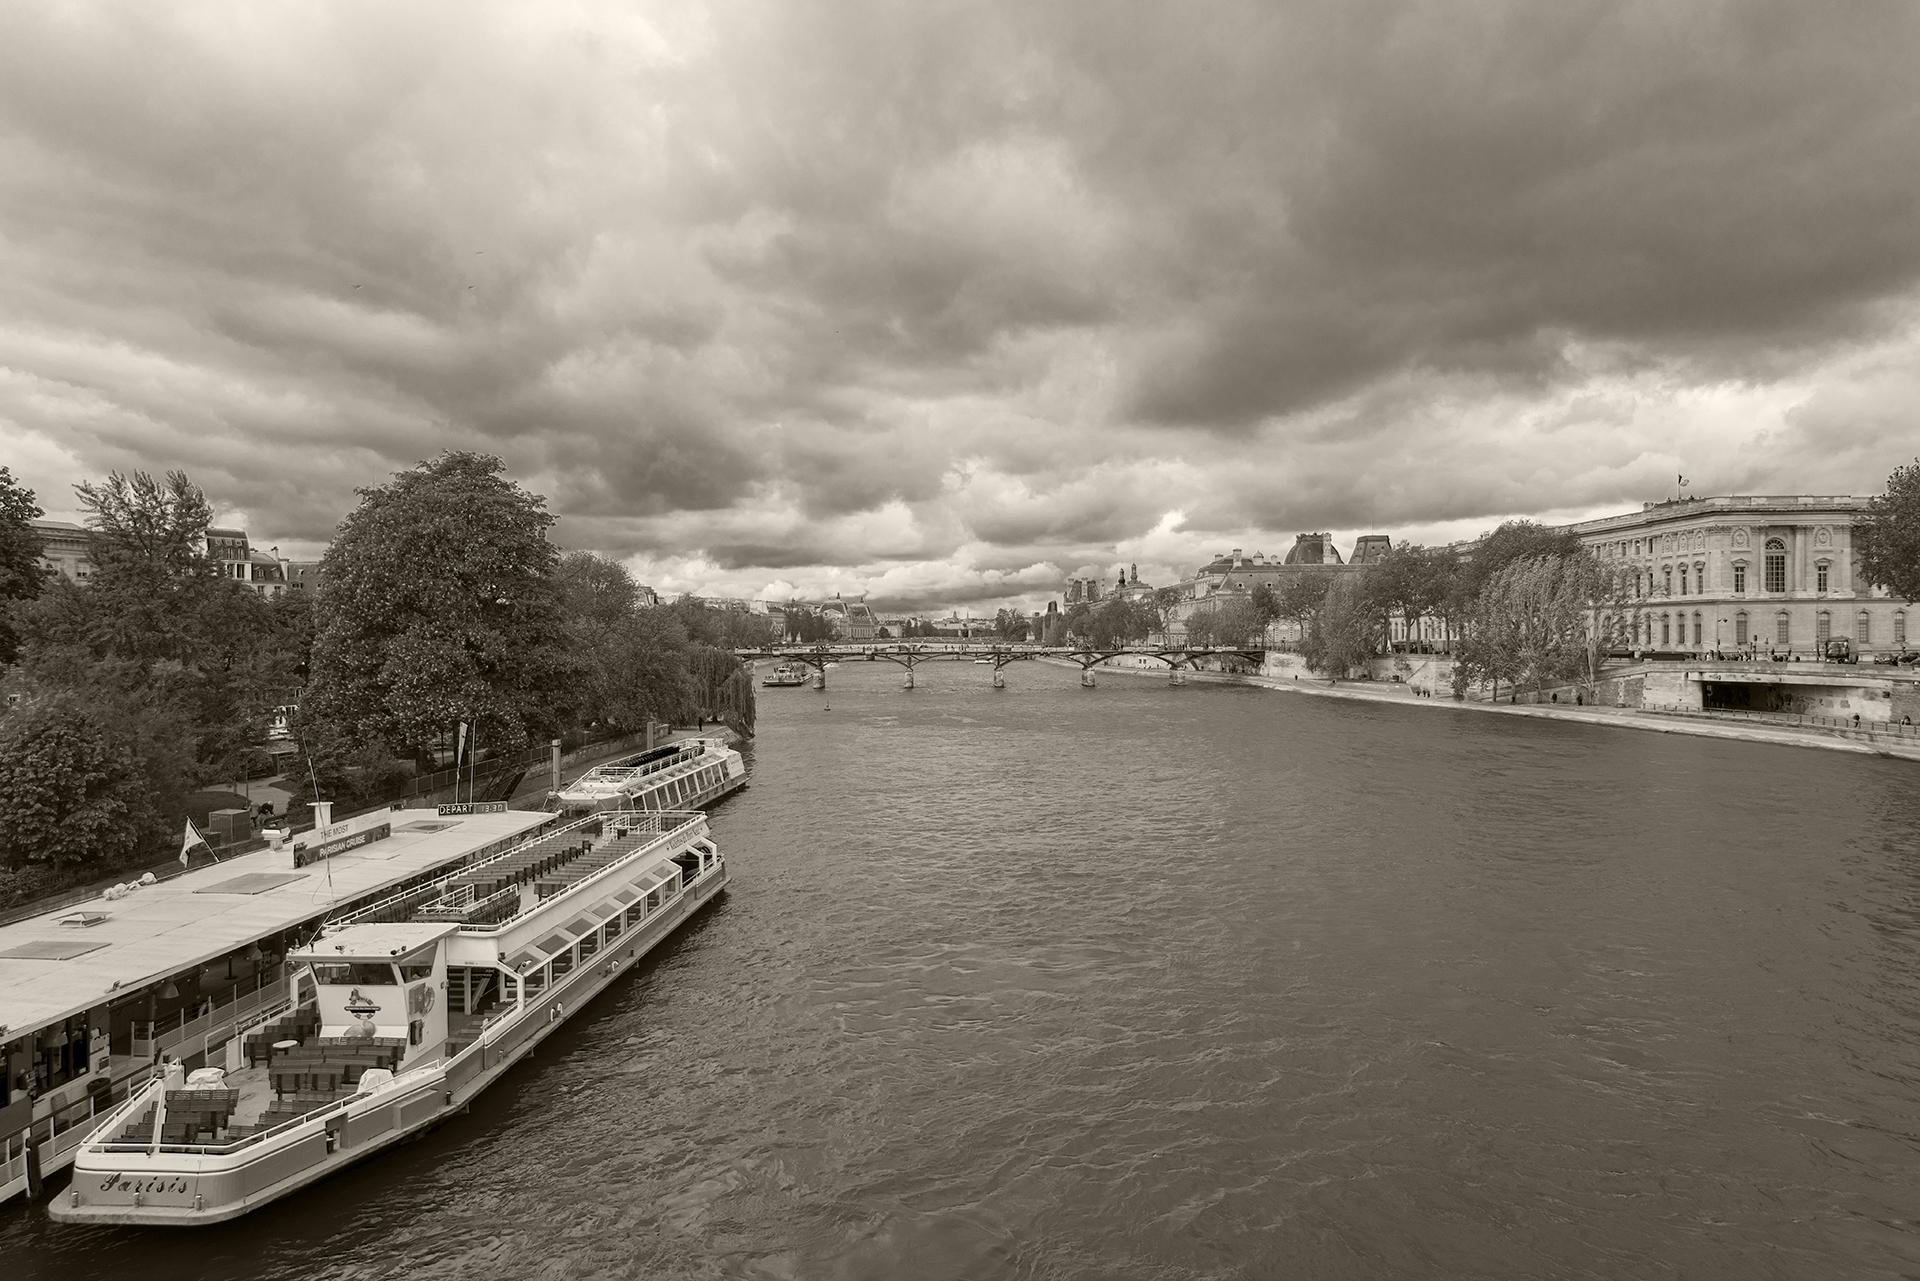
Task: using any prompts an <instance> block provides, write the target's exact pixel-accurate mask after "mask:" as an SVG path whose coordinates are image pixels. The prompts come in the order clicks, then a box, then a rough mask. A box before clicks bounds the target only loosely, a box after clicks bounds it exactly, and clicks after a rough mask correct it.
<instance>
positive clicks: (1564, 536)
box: [1461, 520, 1580, 598]
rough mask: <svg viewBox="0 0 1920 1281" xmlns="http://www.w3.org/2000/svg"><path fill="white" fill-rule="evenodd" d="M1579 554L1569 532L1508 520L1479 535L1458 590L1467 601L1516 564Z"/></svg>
mask: <svg viewBox="0 0 1920 1281" xmlns="http://www.w3.org/2000/svg"><path fill="white" fill-rule="evenodd" d="M1579 551H1580V536H1579V535H1578V534H1575V533H1574V532H1573V531H1572V530H1570V529H1553V528H1550V527H1549V526H1546V525H1542V524H1540V523H1538V522H1537V521H1531V520H1509V521H1505V522H1503V523H1502V524H1500V525H1498V526H1496V527H1495V528H1494V529H1493V530H1492V531H1491V532H1490V533H1486V534H1482V535H1481V536H1480V537H1479V539H1478V540H1476V541H1475V542H1474V544H1473V546H1472V547H1471V548H1470V549H1469V550H1468V552H1467V558H1466V563H1465V565H1464V566H1463V567H1462V570H1461V576H1462V579H1463V582H1462V584H1461V588H1462V590H1463V591H1464V592H1465V594H1466V595H1467V596H1468V597H1469V598H1475V597H1478V596H1479V595H1480V590H1481V589H1482V588H1483V587H1485V586H1486V585H1487V584H1488V583H1490V582H1492V581H1493V580H1494V579H1495V578H1496V577H1498V576H1499V574H1500V571H1502V570H1504V569H1505V568H1506V567H1507V566H1509V565H1511V564H1513V563H1514V562H1515V561H1519V560H1538V559H1540V558H1541V557H1545V556H1571V555H1574V554H1575V553H1577V552H1579Z"/></svg>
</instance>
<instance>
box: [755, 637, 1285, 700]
mask: <svg viewBox="0 0 1920 1281" xmlns="http://www.w3.org/2000/svg"><path fill="white" fill-rule="evenodd" d="M734 652H735V653H736V654H738V655H739V656H740V658H741V659H743V660H745V661H748V662H753V661H758V660H763V659H769V658H777V659H779V660H781V661H782V662H786V663H798V664H801V665H804V666H806V667H810V668H812V669H813V687H814V688H815V689H825V688H826V678H827V669H828V668H830V667H837V666H839V665H840V664H841V663H845V662H870V663H893V664H895V665H897V666H899V667H902V668H905V669H906V676H905V678H904V679H903V680H902V681H901V686H902V688H905V689H913V688H914V686H915V682H914V670H915V669H916V668H918V667H920V666H922V665H924V664H927V663H975V664H981V665H990V666H992V668H993V673H994V675H993V685H994V687H995V688H1001V687H1003V686H1004V685H1005V681H1004V679H1003V678H1002V676H1001V670H1002V669H1003V668H1005V667H1006V666H1007V665H1008V664H1010V663H1019V662H1027V661H1031V660H1033V659H1036V658H1057V659H1062V660H1064V661H1066V662H1070V663H1073V664H1074V665H1076V666H1077V667H1079V668H1080V683H1081V684H1082V685H1088V686H1090V685H1092V684H1093V683H1094V676H1093V669H1094V668H1095V667H1097V666H1099V665H1100V664H1101V663H1104V662H1106V661H1107V660H1108V659H1110V658H1119V657H1120V656H1122V655H1125V654H1133V655H1138V656H1141V657H1144V658H1152V659H1157V660H1158V661H1160V662H1161V663H1164V664H1165V665H1166V669H1167V672H1168V674H1169V675H1170V676H1173V677H1175V678H1176V679H1177V678H1178V677H1179V676H1181V675H1182V674H1183V673H1184V672H1186V671H1189V670H1198V669H1199V668H1201V667H1202V666H1203V665H1204V664H1206V663H1207V662H1208V661H1214V662H1217V663H1238V664H1240V665H1241V666H1243V667H1247V668H1258V667H1259V666H1260V664H1261V663H1262V662H1263V661H1265V659H1266V652H1265V651H1264V650H1263V649H1261V648H1260V647H1259V646H1235V645H1115V646H1111V647H1108V648H1101V647H1099V646H1089V645H1079V646H1065V645H1062V646H1051V645H1020V644H987V643H981V644H969V643H967V642H965V641H910V642H906V643H901V644H887V643H885V642H874V643H872V644H851V645H786V646H775V647H773V648H769V649H742V650H735V651H734Z"/></svg>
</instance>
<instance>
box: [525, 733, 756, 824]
mask: <svg viewBox="0 0 1920 1281" xmlns="http://www.w3.org/2000/svg"><path fill="white" fill-rule="evenodd" d="M746 785H747V764H746V761H745V760H743V759H742V758H741V756H740V753H739V752H737V751H735V750H734V749H733V748H731V747H728V746H727V745H726V743H725V741H724V740H722V739H718V738H686V739H681V740H680V741H678V742H675V743H668V744H667V745H665V746H664V747H656V748H653V749H651V750H649V751H645V752H640V753H638V754H636V755H633V756H628V757H624V758H622V759H621V760H617V761H610V762H608V763H607V764H605V765H599V766H596V767H594V768H593V769H590V770H588V771H587V772H586V773H584V774H582V775H581V776H580V777H579V778H576V779H574V780H573V782H571V783H569V784H567V785H566V786H565V787H563V788H561V789H560V790H558V791H556V792H554V793H553V794H552V804H553V806H554V807H555V808H557V809H559V810H561V811H562V812H570V813H576V814H586V813H592V812H594V811H597V810H609V809H637V810H690V809H699V808H701V807H703V806H706V805H710V804H712V803H713V802H714V801H717V800H719V799H720V798H721V797H723V796H726V795H728V794H729V793H731V792H734V791H737V790H738V789H740V788H742V787H745V786H746Z"/></svg>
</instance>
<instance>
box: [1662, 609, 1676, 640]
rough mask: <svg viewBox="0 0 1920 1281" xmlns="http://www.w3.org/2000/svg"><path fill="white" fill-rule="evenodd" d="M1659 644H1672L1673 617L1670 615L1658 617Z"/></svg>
mask: <svg viewBox="0 0 1920 1281" xmlns="http://www.w3.org/2000/svg"><path fill="white" fill-rule="evenodd" d="M1660 644H1661V645H1663V646H1665V645H1671V644H1673V616H1672V615H1671V614H1662V615H1660Z"/></svg>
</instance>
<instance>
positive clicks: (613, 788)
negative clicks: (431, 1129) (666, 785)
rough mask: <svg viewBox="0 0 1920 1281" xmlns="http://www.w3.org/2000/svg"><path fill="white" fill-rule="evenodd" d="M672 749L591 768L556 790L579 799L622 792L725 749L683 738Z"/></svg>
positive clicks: (707, 741) (721, 754)
mask: <svg viewBox="0 0 1920 1281" xmlns="http://www.w3.org/2000/svg"><path fill="white" fill-rule="evenodd" d="M674 746H675V747H676V748H678V749H679V750H677V751H673V752H666V753H663V752H661V751H660V749H658V748H656V749H655V750H654V751H653V752H651V753H648V752H642V753H640V754H639V755H637V756H631V757H627V758H626V759H624V760H618V761H609V762H607V763H606V764H605V765H599V766H595V767H594V768H593V769H590V770H588V771H587V772H586V773H584V774H582V775H581V776H580V777H579V778H576V779H575V780H573V782H571V783H569V784H568V785H567V786H566V787H564V788H562V789H560V795H561V796H562V797H575V796H582V797H583V796H597V795H602V794H606V793H612V792H620V791H625V790H627V789H630V788H633V787H635V786H636V785H637V784H638V783H639V782H640V781H641V780H642V779H647V778H651V777H653V776H655V775H658V776H659V777H660V779H661V781H665V779H666V778H667V777H669V776H670V775H672V774H674V773H676V772H685V771H688V770H691V769H692V768H694V767H695V766H697V765H706V764H713V763H715V762H717V761H720V760H723V759H724V758H725V755H726V750H727V749H726V746H725V744H723V743H721V742H720V741H719V740H717V739H709V738H693V739H686V740H684V741H683V742H682V743H678V744H675V745H674Z"/></svg>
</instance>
